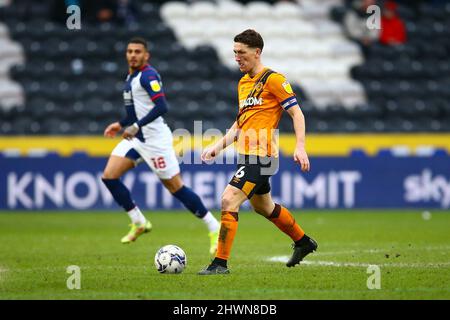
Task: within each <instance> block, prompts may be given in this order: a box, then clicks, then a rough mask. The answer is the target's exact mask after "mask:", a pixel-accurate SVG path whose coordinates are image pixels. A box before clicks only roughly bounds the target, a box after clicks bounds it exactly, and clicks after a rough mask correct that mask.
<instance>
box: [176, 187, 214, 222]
mask: <svg viewBox="0 0 450 320" xmlns="http://www.w3.org/2000/svg"><path fill="white" fill-rule="evenodd" d="M173 196H174V197H175V198H177V199H178V200H180V201H181V202H182V203H183V204H184V206H185V207H186V208H187V209H188V210H189V211H191V212H192V213H193V214H195V215H196V216H197V217H199V218H203V217H204V216H205V215H206V213H208V210H207V209H206V208H205V206H204V205H203V202H202V200H201V199H200V197H199V196H198V195H197V194H196V193H195V192H194V191H192V190H191V189H189V188H188V187H186V186H183V187H182V188H181V189H180V190H178V191H177V192H175V193H173Z"/></svg>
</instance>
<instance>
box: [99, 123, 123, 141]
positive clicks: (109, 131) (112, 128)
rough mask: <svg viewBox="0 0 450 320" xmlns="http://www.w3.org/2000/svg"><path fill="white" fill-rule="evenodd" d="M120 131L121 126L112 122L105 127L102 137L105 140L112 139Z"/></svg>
mask: <svg viewBox="0 0 450 320" xmlns="http://www.w3.org/2000/svg"><path fill="white" fill-rule="evenodd" d="M121 129H122V126H121V125H120V123H119V122H114V123H111V124H110V125H109V126H107V127H106V129H105V131H104V133H103V135H104V136H105V137H107V138H114V137H115V136H116V134H117V133H118V132H119V131H120V130H121Z"/></svg>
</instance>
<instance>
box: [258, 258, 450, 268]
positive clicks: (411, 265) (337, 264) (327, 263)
mask: <svg viewBox="0 0 450 320" xmlns="http://www.w3.org/2000/svg"><path fill="white" fill-rule="evenodd" d="M289 258H290V257H289V256H275V257H270V258H268V259H266V260H267V261H270V262H282V263H286V262H288V260H289ZM301 264H302V265H310V266H330V267H357V268H367V267H368V266H370V265H377V266H380V267H396V268H430V267H431V268H433V267H434V268H439V267H446V266H450V262H435V263H431V262H430V263H396V262H393V263H358V262H337V261H320V260H317V261H311V260H305V261H302V262H301Z"/></svg>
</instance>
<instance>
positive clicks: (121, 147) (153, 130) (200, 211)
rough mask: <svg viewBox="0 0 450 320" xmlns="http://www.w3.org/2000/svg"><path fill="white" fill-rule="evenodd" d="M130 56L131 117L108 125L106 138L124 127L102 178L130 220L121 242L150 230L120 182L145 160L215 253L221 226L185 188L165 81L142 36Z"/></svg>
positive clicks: (131, 46)
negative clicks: (197, 220)
mask: <svg viewBox="0 0 450 320" xmlns="http://www.w3.org/2000/svg"><path fill="white" fill-rule="evenodd" d="M126 58H127V62H128V66H129V74H128V76H127V78H126V82H125V89H124V92H123V96H124V102H125V108H126V111H127V116H126V118H125V119H122V120H120V121H118V122H114V123H112V124H110V125H109V126H108V127H107V128H106V129H105V132H104V135H105V136H106V137H110V138H113V137H115V136H116V134H117V133H118V132H120V131H121V130H122V129H123V133H122V137H123V140H122V141H121V142H119V143H118V144H117V146H116V147H115V148H114V150H113V151H112V153H111V156H110V157H109V159H108V163H107V164H106V168H105V169H104V172H103V176H102V180H103V182H104V184H105V185H106V187H107V188H108V189H109V191H110V192H111V194H112V195H113V197H114V199H115V201H116V202H117V203H118V204H119V205H120V206H121V207H122V208H123V209H124V210H125V211H126V212H127V213H128V215H129V216H130V219H131V230H130V231H129V233H128V234H127V235H125V236H124V237H123V238H122V243H130V242H132V241H135V240H136V239H137V238H138V237H139V236H140V235H142V234H144V233H146V232H148V231H150V230H151V228H152V225H151V223H150V221H149V220H147V219H146V218H145V217H144V215H143V214H142V212H141V210H140V209H139V207H138V206H137V205H136V204H135V202H134V201H133V199H132V197H131V194H130V191H129V190H128V189H127V187H126V186H125V185H124V184H123V183H122V181H121V180H120V178H121V177H122V176H123V175H124V174H125V173H126V172H127V171H128V170H130V169H133V168H134V167H135V166H136V165H137V164H139V163H140V162H143V161H145V162H146V163H147V165H148V166H149V167H150V168H151V169H152V171H153V172H154V173H155V174H156V175H157V176H158V178H159V179H160V181H161V182H162V184H163V185H164V187H166V189H167V190H168V191H169V192H170V193H171V194H172V195H173V196H174V197H175V198H177V199H178V200H180V201H181V202H182V203H183V205H184V206H185V207H186V208H187V209H188V210H190V211H191V212H192V213H193V214H194V215H195V216H197V217H198V218H200V219H202V220H203V222H204V223H205V225H206V226H207V228H208V231H209V237H210V253H211V254H214V253H215V252H216V248H217V238H218V231H219V227H220V225H219V223H218V221H217V219H216V218H215V217H214V216H213V215H212V214H211V212H210V211H209V210H208V209H206V208H205V206H204V204H203V202H202V200H201V199H200V197H199V196H198V195H197V194H196V193H194V192H193V191H192V190H191V189H190V188H188V187H186V186H185V185H184V184H183V180H182V178H181V175H180V167H179V164H178V160H177V158H176V155H175V151H174V149H173V137H172V132H171V130H170V128H169V127H168V126H167V124H166V123H165V121H164V119H163V117H162V116H163V114H165V113H166V112H167V111H168V110H167V102H166V98H165V95H164V90H163V87H162V82H161V77H160V75H159V73H158V72H157V71H156V70H155V68H153V67H152V66H150V65H149V64H148V60H149V58H150V53H149V51H148V47H147V42H146V41H145V40H144V39H142V38H133V39H131V40H130V41H129V43H128V46H127V51H126Z"/></svg>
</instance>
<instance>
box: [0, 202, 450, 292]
mask: <svg viewBox="0 0 450 320" xmlns="http://www.w3.org/2000/svg"><path fill="white" fill-rule="evenodd" d="M216 214H217V215H218V213H216ZM146 216H147V217H148V218H150V220H151V221H152V223H153V230H152V231H151V232H150V233H149V234H146V235H144V236H142V237H141V238H139V239H138V240H137V241H136V242H135V243H133V244H130V245H122V244H121V243H120V238H121V237H122V236H123V235H124V234H125V233H126V232H127V231H128V226H127V224H128V223H129V220H128V217H127V216H126V215H125V214H123V213H120V212H64V213H63V212H36V213H23V212H2V213H1V214H0V299H221V300H222V299H295V300H298V299H450V212H448V211H432V212H431V218H429V219H424V218H423V215H422V212H421V211H418V210H415V211H412V210H410V211H364V210H363V211H356V210H352V211H305V212H303V211H302V212H300V211H299V212H296V213H295V217H296V220H297V221H298V222H299V223H300V224H301V226H302V227H303V228H304V229H305V231H306V232H307V234H309V235H310V236H312V237H313V238H315V239H316V240H317V242H318V243H319V249H318V251H317V252H316V253H314V254H312V255H310V256H308V257H307V258H306V259H305V260H306V261H305V263H304V264H302V265H301V266H297V267H295V268H287V267H286V266H285V265H284V263H283V262H282V261H283V259H286V257H287V256H289V255H290V253H291V248H290V244H291V241H290V239H289V238H288V237H286V236H285V235H284V234H282V233H281V232H279V231H278V229H277V228H276V227H275V226H274V225H273V224H271V223H270V222H268V221H267V220H265V219H264V218H262V217H260V216H258V215H256V214H254V213H249V212H242V213H241V214H240V219H239V227H238V232H237V235H236V239H235V243H234V247H233V252H232V257H231V259H230V261H229V267H230V270H231V274H230V275H221V276H209V277H207V276H205V277H202V276H198V275H197V274H196V273H197V271H199V270H200V269H201V268H202V267H204V266H205V265H207V264H208V262H209V261H210V257H209V254H208V245H209V244H208V237H207V231H206V228H205V227H204V225H203V223H202V222H201V221H199V220H198V219H196V218H195V217H193V216H192V215H191V214H189V213H186V212H164V211H160V212H147V213H146ZM166 244H176V245H179V246H180V247H182V248H183V249H184V250H185V252H186V254H187V259H188V262H187V268H186V269H185V271H184V272H183V273H182V274H178V275H165V274H159V273H158V272H157V270H156V269H155V267H154V264H153V258H154V254H155V252H156V251H157V249H158V248H160V247H161V246H163V245H166ZM370 264H374V265H378V266H379V267H380V271H381V288H380V289H372V290H369V289H368V288H367V279H368V277H370V276H371V274H369V273H367V267H368V265H370ZM69 265H77V266H79V267H80V270H81V289H79V290H69V289H67V287H66V281H67V279H68V277H70V274H69V273H67V270H66V268H67V267H68V266H69Z"/></svg>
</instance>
